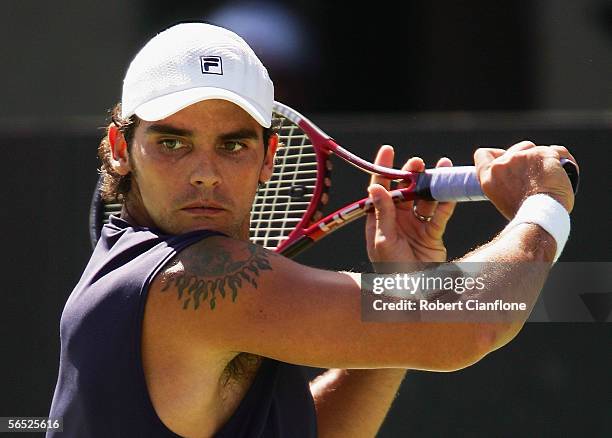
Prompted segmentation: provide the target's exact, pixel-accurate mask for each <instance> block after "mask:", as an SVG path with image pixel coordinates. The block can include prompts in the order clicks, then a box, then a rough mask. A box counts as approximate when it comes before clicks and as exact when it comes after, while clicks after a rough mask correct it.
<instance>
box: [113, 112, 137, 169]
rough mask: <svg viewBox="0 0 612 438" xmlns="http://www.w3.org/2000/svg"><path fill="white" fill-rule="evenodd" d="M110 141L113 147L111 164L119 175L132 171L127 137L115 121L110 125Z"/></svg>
mask: <svg viewBox="0 0 612 438" xmlns="http://www.w3.org/2000/svg"><path fill="white" fill-rule="evenodd" d="M108 142H109V143H110V148H111V165H112V166H113V169H114V170H115V172H117V173H118V174H119V175H127V174H128V173H130V172H131V170H132V169H131V167H130V160H129V152H128V147H127V142H126V141H125V137H124V136H123V134H122V133H121V131H119V129H118V128H117V126H116V125H115V124H114V123H111V124H110V125H109V127H108Z"/></svg>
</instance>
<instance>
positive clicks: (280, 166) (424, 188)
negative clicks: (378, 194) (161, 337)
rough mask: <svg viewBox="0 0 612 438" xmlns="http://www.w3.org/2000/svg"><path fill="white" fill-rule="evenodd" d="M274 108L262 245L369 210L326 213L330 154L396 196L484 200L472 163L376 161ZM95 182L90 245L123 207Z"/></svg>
mask: <svg viewBox="0 0 612 438" xmlns="http://www.w3.org/2000/svg"><path fill="white" fill-rule="evenodd" d="M273 112H274V113H273V126H276V127H277V128H278V133H279V143H280V146H279V148H278V150H277V152H276V163H275V166H274V172H273V174H272V177H271V179H270V181H268V182H267V183H266V184H265V186H264V187H262V188H260V189H259V190H258V193H257V195H256V197H255V200H254V202H253V207H252V209H251V228H250V231H251V241H252V242H253V243H256V244H259V245H261V246H264V247H265V248H268V249H271V250H275V251H276V252H279V253H281V254H283V255H285V256H287V257H294V256H295V255H297V254H298V253H300V252H302V251H304V250H305V249H307V248H308V247H310V246H311V245H312V244H314V243H315V242H317V241H319V240H321V239H322V238H324V237H325V236H327V235H329V234H330V233H332V232H333V231H335V230H337V229H338V228H340V227H342V226H344V225H346V224H348V223H350V222H352V221H354V220H355V219H357V218H360V217H362V216H364V215H365V214H366V213H367V212H368V211H369V210H370V209H372V208H373V206H372V202H371V201H370V200H369V199H368V198H364V199H361V200H359V201H356V202H353V203H351V204H349V205H347V206H345V207H343V208H341V209H339V210H337V211H335V212H334V213H331V214H329V215H327V216H324V211H325V206H326V204H327V203H328V200H329V191H330V187H331V170H332V163H331V161H330V159H331V157H332V155H335V156H337V157H339V158H341V159H342V160H343V161H345V162H347V163H349V164H352V165H353V166H355V167H357V168H358V169H361V170H362V171H364V172H367V173H370V174H374V175H380V176H383V177H385V178H389V179H392V180H395V181H403V182H404V183H406V184H407V185H408V186H407V187H406V188H402V189H397V190H393V191H391V196H392V198H393V200H394V201H395V202H404V201H410V200H415V199H422V200H429V201H432V200H435V201H441V202H445V201H456V202H466V201H484V200H487V198H486V197H485V195H484V194H483V192H482V189H481V187H480V183H479V182H478V177H477V175H476V168H475V167H474V166H455V167H443V168H437V169H428V170H426V171H425V172H422V173H414V172H407V171H402V170H397V169H392V168H387V167H383V166H378V165H376V164H373V163H370V162H369V161H366V160H364V159H362V158H360V157H358V156H356V155H354V154H352V153H351V152H349V151H348V150H346V149H344V148H343V147H341V146H340V145H338V144H337V143H336V142H335V141H334V140H333V139H332V138H331V137H330V136H328V135H327V134H325V133H324V132H323V131H322V130H321V129H320V128H318V127H317V126H316V125H314V124H313V123H312V122H311V121H309V120H308V119H307V118H306V117H304V116H302V115H301V114H300V113H298V112H297V111H295V110H293V109H291V108H289V107H288V106H286V105H283V104H281V103H279V102H275V103H274V106H273ZM562 165H563V168H564V169H565V171H566V172H567V174H568V176H569V178H570V180H571V182H572V187H573V188H574V192H576V190H577V189H578V181H579V175H578V169H577V167H576V165H575V164H574V163H572V162H571V161H569V160H565V159H563V160H562ZM99 186H100V182H98V185H97V186H96V190H95V193H94V195H93V199H92V202H91V208H90V221H89V229H90V237H91V241H92V244H93V245H94V246H95V244H96V242H97V240H98V238H99V236H100V231H101V229H102V226H103V225H104V223H105V222H107V221H108V217H109V216H110V215H111V214H118V213H119V211H120V210H121V204H116V203H115V204H113V203H111V204H105V203H104V202H103V201H102V198H101V196H100V194H99Z"/></svg>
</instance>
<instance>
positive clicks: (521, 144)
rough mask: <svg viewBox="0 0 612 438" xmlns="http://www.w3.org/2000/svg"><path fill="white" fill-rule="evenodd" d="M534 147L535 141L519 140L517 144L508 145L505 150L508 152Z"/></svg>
mask: <svg viewBox="0 0 612 438" xmlns="http://www.w3.org/2000/svg"><path fill="white" fill-rule="evenodd" d="M534 147H536V145H535V143H533V142H531V141H520V142H518V143H517V144H514V145H512V146H510V147H509V148H508V150H507V152H509V153H515V152H518V151H524V150H527V149H531V148H534Z"/></svg>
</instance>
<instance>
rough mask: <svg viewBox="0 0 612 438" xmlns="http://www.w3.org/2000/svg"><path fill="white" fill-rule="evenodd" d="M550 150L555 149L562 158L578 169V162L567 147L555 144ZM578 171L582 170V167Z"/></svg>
mask: <svg viewBox="0 0 612 438" xmlns="http://www.w3.org/2000/svg"><path fill="white" fill-rule="evenodd" d="M550 148H551V149H554V150H555V151H556V152H557V153H558V154H559V156H560V157H561V158H567V159H568V160H570V161H571V162H572V163H574V164H575V165H576V166H577V167H578V161H577V160H576V158H574V156H573V155H572V154H571V152H570V151H569V150H568V149H567V148H566V147H565V146H560V145H556V144H553V145H551V146H550ZM578 170H580V167H578Z"/></svg>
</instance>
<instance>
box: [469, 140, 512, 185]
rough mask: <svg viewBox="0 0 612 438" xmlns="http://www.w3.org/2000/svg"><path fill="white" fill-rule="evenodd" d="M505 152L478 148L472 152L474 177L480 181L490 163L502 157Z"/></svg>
mask: <svg viewBox="0 0 612 438" xmlns="http://www.w3.org/2000/svg"><path fill="white" fill-rule="evenodd" d="M505 153H506V151H505V150H504V149H497V148H478V149H476V152H474V165H475V166H476V175H478V180H480V175H482V173H483V172H484V171H485V170H486V169H488V168H489V167H490V166H491V163H492V162H493V160H495V159H496V158H499V157H501V156H502V155H504V154H505Z"/></svg>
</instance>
